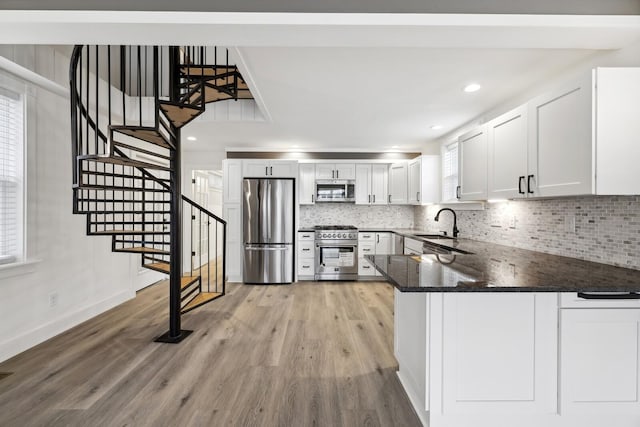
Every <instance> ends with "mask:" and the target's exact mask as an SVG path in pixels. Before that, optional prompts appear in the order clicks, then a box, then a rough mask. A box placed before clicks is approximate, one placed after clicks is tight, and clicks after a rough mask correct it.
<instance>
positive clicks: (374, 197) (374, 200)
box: [373, 194, 376, 203]
mask: <svg viewBox="0 0 640 427" xmlns="http://www.w3.org/2000/svg"><path fill="white" fill-rule="evenodd" d="M375 202H376V195H375V194H374V195H373V203H375Z"/></svg>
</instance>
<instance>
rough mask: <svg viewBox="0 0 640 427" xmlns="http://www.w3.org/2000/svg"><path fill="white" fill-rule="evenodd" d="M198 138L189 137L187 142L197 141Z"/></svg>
mask: <svg viewBox="0 0 640 427" xmlns="http://www.w3.org/2000/svg"><path fill="white" fill-rule="evenodd" d="M197 140H198V138H196V137H195V136H188V137H187V141H197Z"/></svg>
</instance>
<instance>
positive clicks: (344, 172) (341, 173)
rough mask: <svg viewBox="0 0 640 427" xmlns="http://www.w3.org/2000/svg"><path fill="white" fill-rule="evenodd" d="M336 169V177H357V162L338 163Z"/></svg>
mask: <svg viewBox="0 0 640 427" xmlns="http://www.w3.org/2000/svg"><path fill="white" fill-rule="evenodd" d="M335 171H336V179H356V165H355V163H337V164H336V165H335Z"/></svg>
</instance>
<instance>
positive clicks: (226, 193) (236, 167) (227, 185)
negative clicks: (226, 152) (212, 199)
mask: <svg viewBox="0 0 640 427" xmlns="http://www.w3.org/2000/svg"><path fill="white" fill-rule="evenodd" d="M222 168H223V174H222V188H223V193H222V198H223V200H222V201H223V203H240V201H241V199H242V160H239V159H225V160H223V161H222Z"/></svg>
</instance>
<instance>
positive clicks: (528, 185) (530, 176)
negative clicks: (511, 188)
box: [527, 175, 533, 194]
mask: <svg viewBox="0 0 640 427" xmlns="http://www.w3.org/2000/svg"><path fill="white" fill-rule="evenodd" d="M531 178H533V175H529V176H527V193H529V194H533V191H532V190H531Z"/></svg>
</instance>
